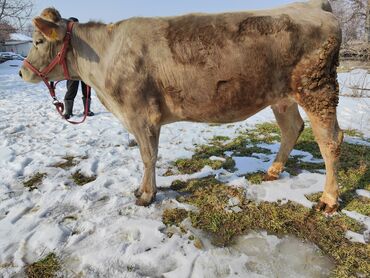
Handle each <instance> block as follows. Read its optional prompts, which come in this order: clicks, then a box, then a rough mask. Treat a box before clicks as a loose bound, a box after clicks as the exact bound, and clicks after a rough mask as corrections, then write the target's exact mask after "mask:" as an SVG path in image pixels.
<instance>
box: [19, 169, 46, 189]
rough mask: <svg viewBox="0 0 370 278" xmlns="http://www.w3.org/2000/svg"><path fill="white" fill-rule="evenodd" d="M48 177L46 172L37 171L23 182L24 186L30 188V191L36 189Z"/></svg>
mask: <svg viewBox="0 0 370 278" xmlns="http://www.w3.org/2000/svg"><path fill="white" fill-rule="evenodd" d="M45 177H46V174H45V173H39V172H37V173H36V174H34V175H33V176H32V177H31V178H29V179H28V180H26V181H24V182H23V185H24V187H26V188H28V190H29V191H32V190H35V189H37V188H38V186H39V185H41V183H42V180H43V179H44V178H45Z"/></svg>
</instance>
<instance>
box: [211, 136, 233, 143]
mask: <svg viewBox="0 0 370 278" xmlns="http://www.w3.org/2000/svg"><path fill="white" fill-rule="evenodd" d="M227 140H230V137H228V136H215V137H213V138H212V139H211V141H212V142H220V141H227Z"/></svg>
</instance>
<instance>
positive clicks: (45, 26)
mask: <svg viewBox="0 0 370 278" xmlns="http://www.w3.org/2000/svg"><path fill="white" fill-rule="evenodd" d="M32 23H33V25H34V26H35V28H36V29H37V30H39V31H40V32H41V33H42V34H43V35H44V36H45V38H46V39H47V40H49V41H60V40H63V38H64V35H65V33H66V28H65V27H63V26H62V25H61V24H57V23H54V22H51V21H49V20H45V19H43V18H42V17H39V16H38V17H36V18H34V19H33V21H32Z"/></svg>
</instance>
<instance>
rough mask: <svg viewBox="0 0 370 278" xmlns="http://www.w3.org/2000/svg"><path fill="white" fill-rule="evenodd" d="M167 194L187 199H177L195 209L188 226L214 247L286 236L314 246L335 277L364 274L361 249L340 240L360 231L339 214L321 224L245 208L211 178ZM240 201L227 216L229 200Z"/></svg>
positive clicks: (279, 211) (301, 214) (293, 213)
mask: <svg viewBox="0 0 370 278" xmlns="http://www.w3.org/2000/svg"><path fill="white" fill-rule="evenodd" d="M173 188H179V191H181V192H187V193H188V194H187V195H185V196H182V197H181V198H179V201H181V202H186V203H188V204H191V205H194V206H196V207H197V208H198V210H197V211H191V212H188V215H189V216H190V219H191V222H192V225H193V226H194V227H196V228H198V229H202V230H204V231H206V232H208V233H209V234H210V235H211V236H212V241H213V243H214V244H216V245H219V246H225V245H228V244H229V243H231V242H232V240H233V238H234V237H235V236H238V235H242V234H245V233H248V231H251V230H266V231H268V232H269V233H273V234H277V235H285V234H290V235H294V236H296V237H298V238H301V239H302V240H306V241H310V242H313V243H315V244H316V245H317V246H318V247H319V248H320V249H321V250H322V252H323V253H325V254H326V255H327V256H330V257H331V258H333V259H334V261H335V262H336V269H335V270H334V273H333V275H334V276H335V277H351V276H352V275H353V273H361V274H363V275H365V274H368V273H369V271H370V265H369V264H368V250H367V247H366V245H364V244H360V243H354V242H351V241H349V240H348V239H346V237H345V233H346V231H347V230H352V231H356V232H361V231H362V230H363V227H362V226H361V225H360V224H359V223H358V222H356V221H355V220H353V219H350V218H348V217H346V216H345V215H343V214H340V213H339V214H338V215H336V216H333V217H330V218H327V217H325V216H323V215H322V213H317V212H315V211H313V210H311V209H307V208H306V207H303V206H302V205H299V204H296V203H293V202H288V203H286V204H278V203H268V202H261V203H256V202H251V201H248V200H247V199H246V198H245V197H244V193H243V191H242V190H241V189H237V188H233V187H229V186H226V185H224V184H222V183H220V182H218V181H217V180H216V179H214V178H207V179H200V180H193V181H188V182H181V183H179V182H177V183H175V184H173ZM235 197H236V198H238V199H239V200H240V204H239V207H240V208H241V209H242V211H240V212H232V211H230V210H227V207H228V203H229V200H230V198H235Z"/></svg>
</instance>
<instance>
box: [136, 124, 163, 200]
mask: <svg viewBox="0 0 370 278" xmlns="http://www.w3.org/2000/svg"><path fill="white" fill-rule="evenodd" d="M159 132H160V127H154V126H150V125H138V126H136V127H134V128H133V133H134V136H135V138H136V140H137V142H138V144H139V148H140V154H141V157H142V159H143V163H144V176H143V179H142V182H141V185H140V187H139V188H138V189H137V190H136V191H135V196H136V197H137V200H136V204H137V205H139V206H148V205H150V204H151V203H152V202H153V201H154V199H155V195H156V193H157V188H156V180H155V164H156V161H157V154H158V141H159Z"/></svg>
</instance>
